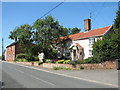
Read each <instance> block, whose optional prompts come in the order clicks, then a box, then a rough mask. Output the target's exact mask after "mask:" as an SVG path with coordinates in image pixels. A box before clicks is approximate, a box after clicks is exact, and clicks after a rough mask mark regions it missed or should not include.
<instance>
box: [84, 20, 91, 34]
mask: <svg viewBox="0 0 120 90" xmlns="http://www.w3.org/2000/svg"><path fill="white" fill-rule="evenodd" d="M90 29H91V19H85V20H84V30H85V32H87V31H89V30H90Z"/></svg>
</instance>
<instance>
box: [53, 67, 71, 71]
mask: <svg viewBox="0 0 120 90" xmlns="http://www.w3.org/2000/svg"><path fill="white" fill-rule="evenodd" d="M53 69H54V70H62V69H64V70H71V68H70V67H64V66H60V67H53Z"/></svg>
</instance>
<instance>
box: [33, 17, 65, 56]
mask: <svg viewBox="0 0 120 90" xmlns="http://www.w3.org/2000/svg"><path fill="white" fill-rule="evenodd" d="M32 27H33V29H34V37H33V39H34V41H35V45H37V46H40V47H41V52H43V53H44V54H45V58H52V57H51V53H54V54H55V49H54V48H55V46H56V45H57V44H58V41H59V42H60V41H61V40H60V37H61V36H65V35H67V33H65V31H67V29H65V28H63V26H60V25H59V22H58V20H55V19H54V18H53V17H52V16H51V15H49V16H47V17H45V18H44V19H38V20H36V21H35V23H34V25H33V26H32ZM56 55H57V53H56ZM54 57H56V56H54Z"/></svg>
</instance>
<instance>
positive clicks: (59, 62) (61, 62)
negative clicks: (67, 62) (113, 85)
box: [56, 60, 64, 64]
mask: <svg viewBox="0 0 120 90" xmlns="http://www.w3.org/2000/svg"><path fill="white" fill-rule="evenodd" d="M63 62H64V60H58V61H57V62H56V63H57V64H63Z"/></svg>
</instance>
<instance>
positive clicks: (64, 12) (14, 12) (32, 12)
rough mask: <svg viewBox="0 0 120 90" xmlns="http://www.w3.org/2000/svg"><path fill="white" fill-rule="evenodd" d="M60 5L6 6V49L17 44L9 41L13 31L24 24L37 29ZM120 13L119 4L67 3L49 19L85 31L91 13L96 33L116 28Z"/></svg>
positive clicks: (43, 3)
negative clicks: (85, 22) (117, 14)
mask: <svg viewBox="0 0 120 90" xmlns="http://www.w3.org/2000/svg"><path fill="white" fill-rule="evenodd" d="M59 3H60V2H2V37H3V38H4V48H5V47H6V46H8V45H9V44H10V43H12V42H14V41H13V40H10V39H8V37H9V35H10V31H13V30H14V28H15V27H17V26H20V25H22V24H30V25H33V23H34V22H35V21H36V20H37V19H38V18H40V17H41V16H42V15H44V14H45V13H46V12H48V11H49V10H51V9H52V8H53V7H55V6H56V5H58V4H59ZM117 10H118V3H117V2H64V3H63V4H62V5H60V6H59V7H57V8H56V9H54V10H53V11H52V12H50V13H49V14H48V15H50V14H51V15H52V16H53V17H54V18H55V20H58V21H59V23H60V25H63V27H67V28H74V27H77V28H80V29H81V31H84V19H88V18H90V13H91V16H92V17H91V28H92V29H96V28H101V27H106V26H109V25H112V24H113V23H114V22H113V21H114V19H115V17H116V11H117ZM43 18H44V17H43ZM0 36H1V34H0ZM0 47H1V46H0ZM0 54H1V52H0Z"/></svg>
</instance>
